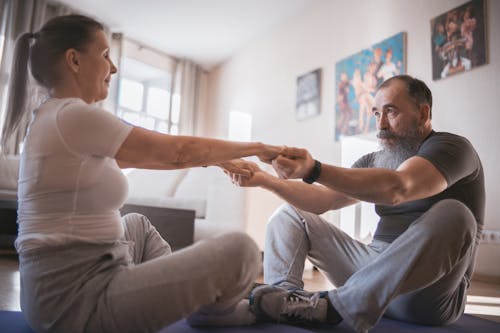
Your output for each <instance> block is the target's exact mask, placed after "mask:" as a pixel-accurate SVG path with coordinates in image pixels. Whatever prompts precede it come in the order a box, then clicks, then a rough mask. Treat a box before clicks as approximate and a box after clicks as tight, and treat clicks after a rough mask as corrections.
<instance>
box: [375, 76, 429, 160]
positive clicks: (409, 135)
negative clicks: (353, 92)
mask: <svg viewBox="0 0 500 333" xmlns="http://www.w3.org/2000/svg"><path fill="white" fill-rule="evenodd" d="M372 113H373V115H374V116H375V119H376V120H377V129H378V130H379V132H378V134H377V137H378V138H379V139H380V144H381V146H382V148H383V150H384V154H385V155H383V156H381V157H383V161H380V162H381V163H380V165H378V166H380V167H390V168H397V166H399V164H400V163H402V162H403V161H404V160H405V159H407V158H409V157H411V156H413V155H414V154H415V153H416V152H417V150H418V147H419V145H420V142H421V141H422V139H423V137H422V133H423V121H422V114H421V112H420V110H419V107H418V105H417V104H416V102H415V100H414V99H413V98H411V97H410V96H409V95H408V92H407V89H406V84H405V83H404V82H402V81H399V80H394V81H393V82H392V83H391V84H390V85H389V86H388V87H385V88H382V89H379V90H378V92H377V93H376V95H375V101H374V106H373V109H372Z"/></svg>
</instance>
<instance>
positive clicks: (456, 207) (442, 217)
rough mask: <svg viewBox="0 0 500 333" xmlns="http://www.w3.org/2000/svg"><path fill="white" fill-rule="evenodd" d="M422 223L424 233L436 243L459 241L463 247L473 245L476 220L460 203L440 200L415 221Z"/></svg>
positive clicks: (451, 200)
mask: <svg viewBox="0 0 500 333" xmlns="http://www.w3.org/2000/svg"><path fill="white" fill-rule="evenodd" d="M419 221H420V222H424V225H425V226H426V228H425V230H427V232H426V233H425V234H426V235H427V236H428V237H429V238H431V239H436V241H439V242H443V241H446V240H448V241H454V240H460V242H462V243H463V244H464V245H470V244H472V243H473V241H474V238H475V236H476V228H477V224H476V219H475V217H474V215H473V214H472V212H471V211H470V209H469V208H468V207H467V206H465V205H464V204H463V203H462V202H460V201H458V200H453V199H445V200H441V201H439V202H438V203H436V204H434V205H433V206H432V207H431V208H430V210H429V211H428V212H427V213H426V214H425V215H423V216H422V218H421V219H419V220H417V221H416V223H419Z"/></svg>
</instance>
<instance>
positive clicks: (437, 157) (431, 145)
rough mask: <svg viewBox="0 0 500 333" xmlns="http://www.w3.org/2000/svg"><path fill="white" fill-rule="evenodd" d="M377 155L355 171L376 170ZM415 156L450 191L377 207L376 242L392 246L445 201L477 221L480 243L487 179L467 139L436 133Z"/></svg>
mask: <svg viewBox="0 0 500 333" xmlns="http://www.w3.org/2000/svg"><path fill="white" fill-rule="evenodd" d="M376 154H378V152H374V153H370V154H367V155H364V156H362V157H361V158H360V159H359V160H357V161H356V162H355V163H354V164H353V166H352V167H353V168H372V167H374V161H375V156H376ZM416 156H420V157H423V158H425V159H427V160H428V161H430V162H431V163H432V164H433V165H434V166H435V167H436V168H437V169H438V170H439V171H440V172H441V173H442V174H443V176H444V177H445V179H446V181H447V183H448V187H447V188H446V190H444V191H443V192H441V193H439V194H436V195H434V196H432V197H428V198H424V199H420V200H415V201H410V202H405V203H402V204H399V205H394V206H391V205H379V204H376V205H375V211H376V212H377V214H378V215H379V216H380V220H379V223H378V226H377V230H376V231H375V235H374V239H377V240H381V241H384V242H392V241H394V240H395V239H396V238H397V237H398V236H399V235H401V234H402V233H403V232H404V231H405V230H406V229H407V228H408V227H409V225H410V224H411V223H412V222H413V221H415V220H416V219H417V218H419V217H420V216H421V215H422V214H423V213H425V212H426V211H427V210H429V208H431V207H432V206H433V205H434V204H435V203H437V202H438V201H441V200H443V199H455V200H458V201H460V202H462V203H463V204H465V205H466V206H467V207H468V208H469V209H470V210H471V212H472V214H473V215H474V217H475V218H476V222H477V231H478V232H477V237H476V242H479V237H480V236H481V231H482V229H483V223H484V205H485V190H484V175H483V167H482V165H481V161H480V159H479V156H478V154H477V153H476V151H475V149H474V147H473V146H472V144H471V143H470V142H469V141H468V140H467V139H465V138H464V137H461V136H458V135H455V134H451V133H446V132H434V131H433V132H432V133H431V134H430V135H429V136H428V137H427V139H426V140H425V141H424V142H423V143H422V144H421V146H420V148H419V149H418V152H417V154H416Z"/></svg>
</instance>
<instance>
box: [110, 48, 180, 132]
mask: <svg viewBox="0 0 500 333" xmlns="http://www.w3.org/2000/svg"><path fill="white" fill-rule="evenodd" d="M137 53H138V52H135V54H134V57H129V56H123V57H122V59H121V61H120V74H121V75H120V83H119V94H118V110H117V113H118V114H117V115H118V116H119V117H121V118H123V119H124V120H125V121H127V122H129V123H131V124H133V125H136V126H141V127H144V128H147V129H150V130H154V131H158V132H162V133H170V134H177V133H178V132H179V114H180V95H179V94H177V93H174V94H173V96H171V86H172V74H171V72H170V71H169V70H167V69H165V68H161V67H162V66H153V65H151V57H150V56H149V57H145V59H144V60H145V61H140V60H138V59H137V58H138V57H137ZM156 56H157V58H159V57H161V55H156ZM154 60H156V61H157V62H159V63H161V60H160V61H158V59H154Z"/></svg>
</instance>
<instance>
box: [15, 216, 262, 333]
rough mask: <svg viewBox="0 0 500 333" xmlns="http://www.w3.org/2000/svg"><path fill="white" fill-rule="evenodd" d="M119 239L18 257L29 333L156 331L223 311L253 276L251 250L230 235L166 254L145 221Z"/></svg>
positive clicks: (241, 237)
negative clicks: (197, 313) (199, 314)
mask: <svg viewBox="0 0 500 333" xmlns="http://www.w3.org/2000/svg"><path fill="white" fill-rule="evenodd" d="M123 221H124V222H123V223H124V227H125V239H124V240H123V241H121V242H117V243H115V244H110V245H92V244H73V245H68V246H60V247H48V248H42V249H37V250H34V251H30V252H28V253H25V254H21V255H20V257H19V259H20V275H21V308H22V310H23V313H24V316H25V318H26V319H27V321H28V323H29V324H30V326H31V327H32V328H33V329H35V330H36V331H37V332H39V333H40V332H57V333H69V332H71V333H80V332H89V333H99V332H111V333H113V332H120V333H122V332H123V333H125V332H133V333H138V332H141V333H142V332H156V331H158V330H160V329H161V328H162V327H165V326H167V325H168V324H171V323H173V322H175V321H177V320H179V319H181V318H182V317H185V316H188V315H190V314H192V313H193V312H195V311H197V310H203V311H204V312H214V313H217V312H218V311H220V312H226V311H228V309H231V308H232V307H233V306H234V305H236V304H237V303H238V301H239V300H241V299H242V298H243V297H244V296H245V295H246V294H247V293H248V292H249V290H250V288H251V286H252V285H253V282H254V280H255V279H256V277H257V276H258V274H259V263H260V256H259V251H258V248H257V246H256V244H255V243H254V242H253V241H252V240H251V239H250V238H249V237H248V236H247V235H245V234H243V233H230V234H226V235H223V236H220V237H218V238H215V239H212V240H206V241H202V242H198V243H196V244H194V245H193V246H190V247H188V248H185V249H182V250H180V251H177V252H174V253H171V250H170V246H169V245H168V244H167V242H165V241H164V240H163V239H162V238H161V237H160V235H159V234H158V232H157V231H156V229H155V228H154V227H153V226H152V225H151V224H150V222H149V221H148V219H147V218H145V217H144V216H142V215H139V214H129V215H126V216H125V217H124V219H123Z"/></svg>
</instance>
